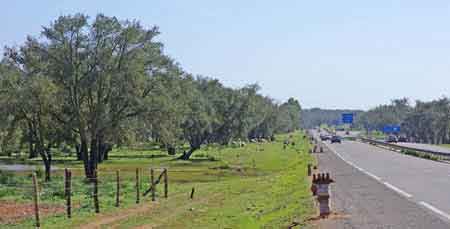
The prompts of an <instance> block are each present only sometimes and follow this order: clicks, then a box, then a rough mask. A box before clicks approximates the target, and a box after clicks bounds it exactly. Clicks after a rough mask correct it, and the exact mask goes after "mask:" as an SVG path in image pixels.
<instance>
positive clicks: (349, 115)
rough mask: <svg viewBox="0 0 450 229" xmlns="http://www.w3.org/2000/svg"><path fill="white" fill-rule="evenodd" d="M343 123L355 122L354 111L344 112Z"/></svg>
mask: <svg viewBox="0 0 450 229" xmlns="http://www.w3.org/2000/svg"><path fill="white" fill-rule="evenodd" d="M342 123H344V124H352V123H353V113H343V114H342Z"/></svg>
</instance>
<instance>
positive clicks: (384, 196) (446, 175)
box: [316, 141, 450, 228]
mask: <svg viewBox="0 0 450 229" xmlns="http://www.w3.org/2000/svg"><path fill="white" fill-rule="evenodd" d="M327 145H328V146H329V147H330V149H331V150H328V151H326V152H325V153H323V154H316V155H317V156H318V160H319V168H320V169H321V170H323V171H329V172H330V173H331V174H332V176H333V177H334V178H335V179H336V181H337V182H336V183H335V184H334V185H332V195H333V196H332V198H333V199H332V203H333V204H334V206H332V207H333V208H334V209H335V210H336V211H337V212H338V213H339V214H338V216H336V217H334V218H333V217H332V218H331V219H329V220H325V221H322V222H321V223H320V227H321V228H450V216H449V212H450V192H448V190H450V165H448V164H444V163H440V162H434V161H429V160H424V159H420V158H416V157H412V156H407V155H403V154H399V153H395V152H392V151H389V150H385V149H382V148H378V147H375V146H371V145H368V144H365V143H360V142H350V141H344V142H343V143H342V144H332V145H330V144H328V143H327Z"/></svg>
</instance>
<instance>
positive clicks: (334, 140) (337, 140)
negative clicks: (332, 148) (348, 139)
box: [331, 135, 342, 143]
mask: <svg viewBox="0 0 450 229" xmlns="http://www.w3.org/2000/svg"><path fill="white" fill-rule="evenodd" d="M341 142H342V140H341V137H339V136H337V135H333V137H331V143H341Z"/></svg>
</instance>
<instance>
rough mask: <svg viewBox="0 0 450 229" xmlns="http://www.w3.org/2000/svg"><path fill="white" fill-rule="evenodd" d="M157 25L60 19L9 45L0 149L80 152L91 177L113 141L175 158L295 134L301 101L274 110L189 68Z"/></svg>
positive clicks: (0, 93) (0, 91) (252, 88)
mask: <svg viewBox="0 0 450 229" xmlns="http://www.w3.org/2000/svg"><path fill="white" fill-rule="evenodd" d="M158 34H159V31H158V28H157V27H152V28H150V29H147V28H145V27H143V26H142V25H141V24H140V23H139V22H137V21H119V20H118V19H117V18H115V17H107V16H104V15H97V16H96V17H95V19H93V20H90V19H89V18H88V17H87V16H86V15H82V14H76V15H70V16H61V17H59V18H58V19H57V20H56V21H54V23H52V24H51V25H50V26H48V27H43V31H42V33H41V36H40V38H35V37H31V36H30V37H27V40H26V42H25V43H24V44H23V45H21V46H20V47H7V48H5V52H4V58H3V59H2V61H1V64H0V140H1V146H0V147H1V152H2V153H3V154H11V153H12V152H15V151H23V150H24V149H26V151H27V152H28V153H29V157H36V156H40V157H41V158H42V161H43V162H44V165H45V171H46V172H45V174H46V179H47V180H48V179H50V167H51V163H52V155H53V151H55V149H60V148H61V146H64V147H66V148H68V149H73V150H75V151H76V154H77V157H78V159H79V160H81V161H83V164H84V169H85V174H86V177H87V178H91V177H93V176H94V171H95V169H96V168H97V166H98V163H101V162H102V161H103V160H107V159H108V152H110V151H111V150H112V148H113V147H115V146H117V145H124V144H129V143H130V142H148V141H149V140H151V141H155V142H157V143H159V144H160V145H161V146H163V147H164V148H165V149H167V151H168V152H169V153H171V154H174V153H176V151H177V148H178V146H181V145H184V144H186V143H188V144H189V146H190V147H189V150H186V151H184V152H183V153H182V154H181V156H180V157H179V158H180V159H184V160H188V159H189V158H190V157H191V155H192V153H193V152H194V151H195V150H197V149H199V148H200V147H201V145H202V144H207V143H219V144H228V143H230V142H231V141H233V140H238V139H241V140H247V139H251V138H270V137H272V136H273V135H274V133H276V132H288V131H292V130H295V129H297V128H299V121H300V110H301V107H300V105H299V103H298V101H296V100H295V99H289V100H288V101H287V102H286V103H283V104H278V103H277V102H275V101H274V100H273V99H271V98H269V97H265V96H262V95H261V94H259V93H258V90H259V87H258V86H257V85H248V86H246V87H243V88H239V89H233V88H229V87H225V86H224V85H222V84H221V83H220V82H219V81H218V80H215V79H211V78H207V77H201V76H197V77H194V76H192V75H191V74H189V73H186V72H185V71H183V70H182V69H181V68H180V66H179V65H178V64H177V63H176V62H175V61H174V60H172V59H171V58H169V57H168V56H167V55H166V54H164V53H163V44H162V43H160V42H158V41H155V38H156V37H157V35H158Z"/></svg>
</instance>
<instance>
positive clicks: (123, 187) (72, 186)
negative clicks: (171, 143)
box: [0, 168, 189, 228]
mask: <svg viewBox="0 0 450 229" xmlns="http://www.w3.org/2000/svg"><path fill="white" fill-rule="evenodd" d="M72 170H75V171H76V170H78V169H64V173H63V174H64V175H63V179H61V177H58V176H54V179H53V180H52V181H47V182H45V181H42V180H40V179H39V176H38V173H37V172H32V173H31V175H27V176H25V177H23V176H21V177H20V179H18V178H16V177H15V176H11V177H9V176H7V177H6V179H5V176H3V177H2V179H1V180H0V197H2V196H8V195H9V196H16V197H17V196H20V197H21V200H20V202H21V203H28V204H27V207H28V208H30V207H31V206H30V205H31V204H32V208H33V214H34V218H35V226H36V227H37V228H38V227H40V225H41V214H40V210H41V209H42V207H44V208H45V207H46V206H50V205H56V206H57V208H58V209H59V211H58V213H60V214H61V213H64V214H65V215H66V217H67V218H68V219H70V218H71V217H72V215H73V214H78V213H81V212H82V211H90V210H93V211H94V212H95V213H100V212H101V209H102V206H105V207H106V206H114V207H120V206H121V205H122V203H123V202H127V203H135V204H139V203H140V202H141V199H142V198H145V197H147V194H149V193H150V197H151V200H152V201H156V197H157V196H160V197H164V198H168V196H169V177H168V169H167V168H149V169H148V170H147V171H148V172H146V171H145V170H144V169H142V168H136V169H135V170H134V171H129V170H127V171H120V170H115V171H107V170H106V171H103V170H100V171H95V173H94V174H95V175H94V177H93V178H85V177H84V176H83V175H78V176H75V175H74V174H73V173H72ZM175 172H177V171H175ZM184 172H189V171H184ZM155 173H156V174H155ZM155 175H156V176H155ZM57 178H59V179H57ZM155 178H156V179H155ZM160 184H161V185H162V186H163V187H162V188H161V189H160V192H159V193H158V192H157V188H156V187H157V186H158V185H160ZM30 203H31V204H30ZM0 204H1V202H0ZM0 206H1V205H0ZM62 209H64V210H62ZM11 210H12V211H14V210H16V209H11ZM17 210H18V209H17Z"/></svg>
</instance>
